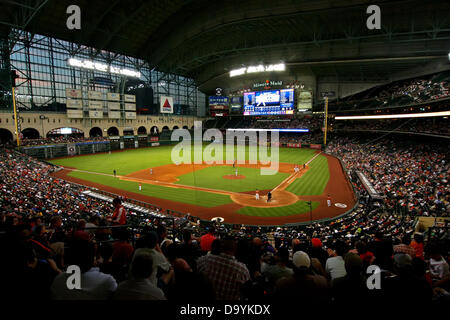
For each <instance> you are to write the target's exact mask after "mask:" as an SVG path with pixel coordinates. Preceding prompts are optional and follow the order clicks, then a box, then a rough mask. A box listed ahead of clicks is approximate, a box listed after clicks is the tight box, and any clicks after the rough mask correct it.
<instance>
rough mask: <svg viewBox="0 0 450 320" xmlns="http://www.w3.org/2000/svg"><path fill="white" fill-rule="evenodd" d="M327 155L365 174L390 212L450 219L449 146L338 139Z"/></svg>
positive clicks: (389, 140)
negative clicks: (383, 197)
mask: <svg viewBox="0 0 450 320" xmlns="http://www.w3.org/2000/svg"><path fill="white" fill-rule="evenodd" d="M327 152H329V153H332V154H335V155H337V156H338V157H339V158H341V159H342V161H343V163H344V165H345V167H346V169H347V170H348V171H350V172H351V171H361V172H363V173H364V174H365V175H366V176H367V178H368V180H369V181H370V183H372V185H373V186H374V188H375V189H376V190H377V191H378V192H379V193H381V194H382V195H384V196H385V197H386V198H385V205H386V208H387V210H389V212H391V213H394V212H399V213H405V214H413V215H423V216H448V214H449V212H450V193H449V185H448V178H449V176H448V175H449V170H450V166H449V158H448V154H449V153H448V145H445V144H444V145H435V144H432V143H429V144H417V143H414V142H411V143H408V142H407V141H401V140H394V139H388V138H386V139H383V140H378V141H376V142H374V143H370V141H367V143H363V142H362V141H361V140H360V139H359V138H353V139H350V138H347V137H345V138H337V139H334V140H332V141H331V143H330V144H329V145H328V147H327Z"/></svg>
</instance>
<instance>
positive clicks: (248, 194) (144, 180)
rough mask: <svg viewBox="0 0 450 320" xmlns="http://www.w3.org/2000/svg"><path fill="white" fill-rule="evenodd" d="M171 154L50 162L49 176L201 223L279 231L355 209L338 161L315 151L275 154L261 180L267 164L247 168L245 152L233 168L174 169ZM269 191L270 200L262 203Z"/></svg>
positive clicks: (139, 152) (154, 151)
mask: <svg viewBox="0 0 450 320" xmlns="http://www.w3.org/2000/svg"><path fill="white" fill-rule="evenodd" d="M172 148H173V147H172V146H161V147H153V148H142V149H130V150H125V151H117V152H112V153H100V154H94V155H83V156H74V157H69V158H60V159H53V160H51V162H52V163H53V164H55V165H58V166H62V167H64V170H61V171H59V172H57V173H55V174H54V175H55V176H56V177H59V178H64V179H66V180H69V181H72V182H76V183H80V184H84V185H88V186H92V187H96V188H98V189H103V190H105V191H109V192H112V193H115V194H120V195H123V196H126V197H128V198H131V199H136V200H140V201H145V202H148V203H151V204H154V205H158V206H161V207H162V208H163V209H171V210H175V211H179V212H182V213H190V214H191V215H193V216H197V217H200V218H202V219H205V220H209V219H211V218H214V217H222V218H224V220H225V222H227V223H237V224H241V223H243V224H258V225H272V224H273V225H279V224H285V223H296V222H305V221H309V220H310V219H312V220H318V219H322V218H328V217H333V216H336V215H340V214H342V213H344V212H345V211H347V210H348V209H349V208H350V207H352V206H353V204H354V200H353V193H352V189H351V187H350V185H349V183H348V181H347V179H346V176H345V174H344V172H343V171H342V168H341V166H340V164H339V161H338V160H337V159H336V158H334V157H332V156H329V155H326V154H324V153H321V152H320V151H318V150H313V149H304V148H303V149H300V148H280V149H279V161H278V162H277V164H278V170H276V171H275V170H273V171H272V172H270V173H273V174H271V175H263V174H261V170H260V169H261V167H265V168H268V166H264V165H261V164H260V163H259V162H258V163H257V164H251V163H249V161H248V159H249V152H250V151H249V149H248V148H247V149H246V150H245V159H247V161H246V162H245V163H236V164H234V165H233V163H232V162H231V163H226V161H225V156H224V161H223V163H219V164H217V163H215V164H207V163H204V162H203V163H198V164H194V163H191V164H184V163H173V162H172V158H171V152H172ZM192 155H193V153H192ZM224 155H225V152H224ZM192 159H193V158H192ZM296 166H297V167H298V170H296V169H295V167H296ZM114 173H115V174H114ZM269 191H270V192H271V194H272V199H271V201H267V193H268V192H269ZM256 193H258V194H259V199H257V198H256ZM327 199H331V205H329V204H328V203H327Z"/></svg>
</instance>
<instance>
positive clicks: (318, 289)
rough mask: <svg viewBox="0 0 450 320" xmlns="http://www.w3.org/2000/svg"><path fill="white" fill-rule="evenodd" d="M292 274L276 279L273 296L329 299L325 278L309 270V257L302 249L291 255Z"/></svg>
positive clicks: (315, 299)
mask: <svg viewBox="0 0 450 320" xmlns="http://www.w3.org/2000/svg"><path fill="white" fill-rule="evenodd" d="M292 262H293V265H294V270H293V271H294V275H293V276H292V277H285V278H282V279H280V280H278V281H277V283H276V284H275V289H274V297H275V299H279V300H286V299H287V300H292V299H295V300H298V301H324V302H326V301H330V296H329V289H328V283H327V279H326V278H325V277H323V276H320V275H316V274H314V273H313V272H312V271H311V259H310V258H309V256H308V254H307V253H306V252H304V251H297V252H296V253H294V255H293V257H292Z"/></svg>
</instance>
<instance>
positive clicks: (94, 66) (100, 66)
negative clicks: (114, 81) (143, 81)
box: [67, 58, 141, 78]
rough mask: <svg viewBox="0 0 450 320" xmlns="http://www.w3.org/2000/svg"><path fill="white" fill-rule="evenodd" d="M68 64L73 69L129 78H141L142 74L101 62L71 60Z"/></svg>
mask: <svg viewBox="0 0 450 320" xmlns="http://www.w3.org/2000/svg"><path fill="white" fill-rule="evenodd" d="M67 64H68V65H69V66H71V67H77V68H82V69H89V70H96V71H101V72H109V73H114V74H120V75H123V76H127V77H133V78H140V77H141V73H140V72H139V71H135V70H130V69H126V68H120V67H116V66H112V65H107V64H104V63H101V62H95V61H91V60H86V59H85V60H79V59H76V58H69V59H68V60H67Z"/></svg>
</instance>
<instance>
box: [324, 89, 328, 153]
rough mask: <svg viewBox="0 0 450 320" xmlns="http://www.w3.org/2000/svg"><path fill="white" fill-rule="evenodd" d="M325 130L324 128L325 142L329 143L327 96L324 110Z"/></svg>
mask: <svg viewBox="0 0 450 320" xmlns="http://www.w3.org/2000/svg"><path fill="white" fill-rule="evenodd" d="M324 116H325V119H324V121H323V122H324V130H323V144H324V146H326V145H327V131H328V97H325V112H324Z"/></svg>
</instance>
